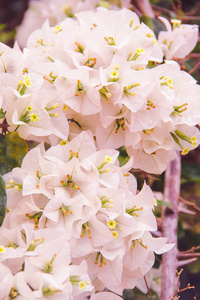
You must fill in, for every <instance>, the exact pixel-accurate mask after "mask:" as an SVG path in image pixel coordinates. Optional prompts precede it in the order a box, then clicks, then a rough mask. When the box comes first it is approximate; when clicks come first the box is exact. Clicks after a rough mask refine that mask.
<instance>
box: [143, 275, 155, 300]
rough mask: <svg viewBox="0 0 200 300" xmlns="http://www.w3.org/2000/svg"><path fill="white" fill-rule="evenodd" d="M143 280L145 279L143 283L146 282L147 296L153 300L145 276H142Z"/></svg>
mask: <svg viewBox="0 0 200 300" xmlns="http://www.w3.org/2000/svg"><path fill="white" fill-rule="evenodd" d="M144 281H145V284H146V287H147V290H148V294H149V297H150V299H151V300H153V297H152V295H151V291H150V288H149V286H148V283H147V279H146V276H144Z"/></svg>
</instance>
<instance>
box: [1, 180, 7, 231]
mask: <svg viewBox="0 0 200 300" xmlns="http://www.w3.org/2000/svg"><path fill="white" fill-rule="evenodd" d="M6 203H7V196H6V185H5V182H4V180H3V177H2V176H0V226H1V225H2V223H3V220H4V218H5V214H6Z"/></svg>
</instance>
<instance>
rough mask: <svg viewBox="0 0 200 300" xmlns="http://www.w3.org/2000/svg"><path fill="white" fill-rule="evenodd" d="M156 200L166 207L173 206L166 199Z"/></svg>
mask: <svg viewBox="0 0 200 300" xmlns="http://www.w3.org/2000/svg"><path fill="white" fill-rule="evenodd" d="M156 201H157V204H158V205H161V206H167V207H171V208H172V207H173V206H172V204H171V203H170V202H167V201H163V200H156Z"/></svg>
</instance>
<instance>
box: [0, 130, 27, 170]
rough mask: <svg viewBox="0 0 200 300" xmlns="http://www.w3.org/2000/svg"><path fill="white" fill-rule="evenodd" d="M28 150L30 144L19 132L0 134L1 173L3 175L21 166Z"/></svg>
mask: <svg viewBox="0 0 200 300" xmlns="http://www.w3.org/2000/svg"><path fill="white" fill-rule="evenodd" d="M27 152H28V146H27V143H26V141H25V140H24V139H22V138H20V137H19V135H18V133H17V132H9V133H8V134H7V135H2V134H1V135H0V174H1V175H3V174H5V173H8V172H10V171H12V169H13V168H15V167H20V166H21V163H22V160H23V158H24V156H25V155H26V153H27Z"/></svg>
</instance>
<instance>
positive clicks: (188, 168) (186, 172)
mask: <svg viewBox="0 0 200 300" xmlns="http://www.w3.org/2000/svg"><path fill="white" fill-rule="evenodd" d="M181 175H182V177H183V179H184V183H185V182H197V183H199V182H200V166H199V165H198V164H195V163H191V162H189V163H186V162H185V163H183V164H182V169H181Z"/></svg>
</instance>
